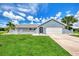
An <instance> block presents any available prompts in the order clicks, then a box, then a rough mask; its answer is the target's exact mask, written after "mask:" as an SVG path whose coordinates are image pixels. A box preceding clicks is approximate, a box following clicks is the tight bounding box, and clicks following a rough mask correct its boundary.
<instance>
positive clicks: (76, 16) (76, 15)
mask: <svg viewBox="0 0 79 59" xmlns="http://www.w3.org/2000/svg"><path fill="white" fill-rule="evenodd" d="M74 17H75V18H77V19H78V20H79V11H77V13H76V14H75V15H74Z"/></svg>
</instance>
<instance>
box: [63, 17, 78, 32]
mask: <svg viewBox="0 0 79 59" xmlns="http://www.w3.org/2000/svg"><path fill="white" fill-rule="evenodd" d="M77 21H78V19H76V18H74V16H66V17H64V18H62V22H63V23H65V24H66V25H67V26H66V29H69V30H70V29H72V26H73V23H75V22H77Z"/></svg>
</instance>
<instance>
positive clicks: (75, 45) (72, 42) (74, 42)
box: [48, 34, 79, 56]
mask: <svg viewBox="0 0 79 59" xmlns="http://www.w3.org/2000/svg"><path fill="white" fill-rule="evenodd" d="M48 35H49V36H50V37H51V38H52V39H54V40H55V41H56V42H57V43H58V44H59V45H60V46H61V47H63V48H64V49H65V50H66V51H68V52H69V53H70V54H71V55H73V56H79V38H78V37H73V36H69V35H66V34H62V35H55V34H48Z"/></svg>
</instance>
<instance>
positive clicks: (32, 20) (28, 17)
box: [0, 3, 79, 26]
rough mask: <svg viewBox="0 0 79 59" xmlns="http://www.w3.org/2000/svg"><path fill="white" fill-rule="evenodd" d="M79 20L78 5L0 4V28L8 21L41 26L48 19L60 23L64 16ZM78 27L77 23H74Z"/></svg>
mask: <svg viewBox="0 0 79 59" xmlns="http://www.w3.org/2000/svg"><path fill="white" fill-rule="evenodd" d="M71 15H73V16H74V17H76V18H78V19H79V4H78V3H1V4H0V26H2V25H3V26H5V24H6V23H7V22H8V21H12V22H13V23H14V24H41V23H44V22H45V21H47V20H50V19H52V18H53V19H56V20H58V21H61V19H62V18H63V17H64V16H71ZM75 26H79V22H77V23H75Z"/></svg>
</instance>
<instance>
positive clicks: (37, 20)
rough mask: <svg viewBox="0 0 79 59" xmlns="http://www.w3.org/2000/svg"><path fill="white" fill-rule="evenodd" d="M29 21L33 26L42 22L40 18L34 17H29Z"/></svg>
mask: <svg viewBox="0 0 79 59" xmlns="http://www.w3.org/2000/svg"><path fill="white" fill-rule="evenodd" d="M27 19H28V20H29V21H31V24H33V22H39V21H40V20H39V19H38V18H34V17H33V16H28V17H27Z"/></svg>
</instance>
